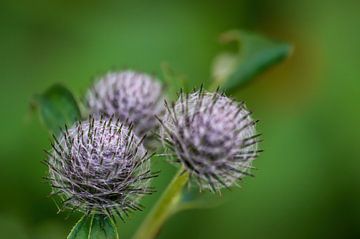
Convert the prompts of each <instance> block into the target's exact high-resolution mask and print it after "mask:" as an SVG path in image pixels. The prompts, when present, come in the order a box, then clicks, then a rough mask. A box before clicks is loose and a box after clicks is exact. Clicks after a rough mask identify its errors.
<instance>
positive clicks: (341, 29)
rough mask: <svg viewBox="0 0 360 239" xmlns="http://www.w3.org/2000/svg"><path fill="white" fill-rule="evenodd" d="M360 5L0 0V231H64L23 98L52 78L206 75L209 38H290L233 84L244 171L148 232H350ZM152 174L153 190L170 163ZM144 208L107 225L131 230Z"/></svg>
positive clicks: (358, 127) (357, 183) (354, 204)
mask: <svg viewBox="0 0 360 239" xmlns="http://www.w3.org/2000/svg"><path fill="white" fill-rule="evenodd" d="M359 13H360V4H359V2H358V1H356V0H353V1H351V0H350V1H346V0H345V1H332V0H303V1H288V0H271V1H270V0H256V1H255V0H236V1H235V0H234V1H229V0H222V1H215V0H209V1H204V2H201V1H188V0H176V1H165V0H163V1H95V0H89V1H45V0H43V1H38V0H34V1H12V0H2V1H1V2H0V83H1V84H0V116H1V117H0V120H1V121H0V122H1V123H0V238H4V239H7V238H11V239H28V238H34V239H35V238H36V239H45V238H46V239H48V238H54V239H57V238H65V237H66V235H67V233H68V232H69V230H70V229H71V227H72V225H73V224H74V222H75V221H76V220H77V218H78V215H73V216H71V217H70V218H69V219H65V218H66V216H67V214H66V213H62V214H60V215H57V214H56V211H57V209H56V206H55V204H54V203H53V202H52V200H51V199H50V198H47V197H46V196H47V194H48V193H49V192H50V187H49V185H48V184H47V183H45V182H44V181H43V180H42V179H41V177H42V176H44V175H46V171H47V169H46V167H45V166H43V165H42V164H41V163H40V160H42V159H43V158H44V154H43V152H42V149H44V148H48V147H49V136H48V133H47V131H46V129H45V127H44V126H42V125H41V123H40V122H39V120H38V118H37V116H36V114H33V113H31V111H30V109H29V102H30V100H31V97H32V95H33V94H34V93H39V92H42V91H43V90H45V89H46V88H47V87H49V86H50V85H51V84H53V83H55V82H62V83H63V84H65V85H66V86H68V87H69V88H70V89H71V90H72V91H73V92H74V93H76V94H77V95H78V96H79V97H80V96H81V95H82V94H83V93H84V92H85V90H86V88H87V87H88V86H89V84H90V82H91V79H92V78H93V77H96V76H98V75H99V74H102V73H104V72H106V71H107V70H109V69H123V68H125V67H130V68H133V69H136V70H141V71H146V72H150V73H153V74H156V75H158V76H159V78H162V75H161V70H160V64H161V63H163V62H167V63H168V64H170V65H171V67H172V68H173V69H174V70H175V71H176V72H177V73H179V74H184V75H185V76H186V78H187V84H188V85H189V86H196V85H199V84H200V83H201V82H205V83H207V82H208V81H209V79H210V68H211V64H212V60H213V58H214V56H215V55H216V54H217V53H218V52H219V51H220V50H222V49H223V48H224V47H223V46H221V45H220V44H219V43H218V40H217V39H218V36H219V34H220V33H222V32H224V31H226V30H229V29H234V28H239V29H247V30H251V31H255V32H259V33H262V34H265V35H267V36H269V37H272V38H275V39H281V40H284V41H287V42H291V43H292V44H293V45H294V46H295V50H294V53H293V55H292V56H291V57H290V58H289V59H288V60H286V61H285V62H284V63H282V64H280V65H277V66H276V67H273V68H272V69H271V70H269V71H267V72H266V73H265V74H262V75H261V76H259V77H257V78H256V80H254V81H253V82H252V83H251V84H249V85H247V86H246V87H245V88H243V89H241V90H239V91H238V92H236V93H234V96H235V97H236V98H237V99H242V100H246V102H247V105H248V106H249V108H251V109H252V110H253V111H254V112H255V116H256V117H257V118H258V119H260V120H261V124H260V126H259V130H260V131H261V132H263V133H264V138H265V141H264V143H263V148H264V149H265V152H264V153H263V155H262V156H261V157H260V158H259V159H258V160H257V161H256V163H255V164H256V167H257V168H259V170H258V171H256V177H255V178H248V179H246V180H245V183H244V184H243V187H242V188H241V189H236V190H232V191H231V192H226V193H225V194H224V195H223V196H222V198H221V200H223V201H225V202H224V203H223V204H221V205H220V206H219V207H216V208H214V209H210V210H195V211H186V212H183V213H180V214H179V215H177V216H176V217H173V218H172V219H171V220H169V221H168V223H167V224H166V225H165V227H164V228H163V230H162V232H161V235H160V236H159V238H161V239H165V238H174V239H175V238H207V239H210V238H224V239H225V238H226V239H228V238H229V239H232V238H233V239H235V238H236V239H237V238H240V239H246V238H277V239H280V238H360V161H359V160H360V157H359V156H360V154H359V143H360V141H359V135H360V107H359V104H360V58H359V56H360V47H359V43H360V27H359V23H360V15H359ZM154 167H155V168H161V169H162V175H161V177H159V178H157V179H156V183H155V185H156V186H157V188H158V191H159V192H158V193H156V194H154V195H153V196H150V197H148V199H146V200H145V202H144V203H145V205H147V210H148V209H149V208H151V205H152V204H153V203H154V201H155V200H156V199H157V197H158V196H159V195H160V192H161V191H162V189H163V188H164V187H165V184H166V182H167V181H168V180H169V179H170V178H171V176H172V174H173V173H174V172H175V169H174V168H172V167H168V166H167V165H166V164H165V163H164V162H162V161H160V160H158V161H156V162H154ZM146 212H147V211H145V212H144V213H135V214H133V215H132V216H131V218H130V219H129V220H128V221H127V222H126V223H125V224H123V223H119V224H118V227H119V232H120V235H121V238H130V236H131V235H132V234H133V232H134V231H135V229H136V227H137V225H138V224H139V223H140V222H141V220H142V219H143V216H144V215H145V214H146Z"/></svg>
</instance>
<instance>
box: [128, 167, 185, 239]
mask: <svg viewBox="0 0 360 239" xmlns="http://www.w3.org/2000/svg"><path fill="white" fill-rule="evenodd" d="M188 180H189V173H188V172H184V170H183V168H180V169H179V171H178V172H177V173H176V175H175V176H174V178H173V179H172V181H171V182H170V184H169V185H168V187H167V188H166V190H165V191H164V193H163V194H162V195H161V197H160V199H159V200H158V201H157V203H156V204H155V206H154V207H153V209H152V210H151V212H150V213H149V214H148V215H147V217H146V218H145V220H144V221H143V223H142V224H141V226H140V228H139V229H138V231H137V232H136V234H135V236H134V237H133V239H154V238H156V237H157V235H158V233H159V232H160V229H161V228H162V226H163V225H164V223H165V222H166V220H167V219H168V218H169V217H170V216H171V215H172V213H173V212H175V211H176V207H177V206H178V203H179V202H180V200H181V194H182V190H183V188H184V186H185V185H186V183H187V181H188Z"/></svg>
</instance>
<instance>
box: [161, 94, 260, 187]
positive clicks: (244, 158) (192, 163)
mask: <svg viewBox="0 0 360 239" xmlns="http://www.w3.org/2000/svg"><path fill="white" fill-rule="evenodd" d="M166 106H167V112H166V114H165V116H164V117H163V119H160V121H161V123H162V139H163V142H164V143H165V145H166V146H167V147H166V148H167V149H170V150H171V151H172V152H173V153H174V154H173V155H171V156H173V157H174V159H175V161H176V162H180V163H181V164H182V165H183V167H184V169H185V170H186V171H188V172H189V173H190V176H191V177H193V178H195V181H196V182H197V183H198V185H199V187H200V189H202V188H210V189H211V190H213V191H219V190H220V189H221V188H223V187H226V188H228V187H230V186H232V185H233V184H235V183H236V181H237V180H240V179H242V178H243V177H244V176H246V175H252V174H251V173H250V172H249V170H250V168H251V167H252V166H251V163H252V161H253V160H254V159H255V158H256V157H257V156H258V154H259V153H260V152H261V150H257V143H258V141H259V140H258V137H259V136H260V134H256V129H255V124H256V122H257V121H254V120H253V119H252V118H251V116H250V115H251V112H250V111H249V110H247V108H246V107H245V104H244V102H241V103H237V102H235V101H233V100H231V99H230V98H228V97H226V96H225V95H223V94H220V93H219V92H215V93H210V92H203V91H202V88H201V89H200V90H199V91H197V92H193V93H191V94H183V93H182V92H181V93H180V97H179V99H178V100H177V102H176V103H175V104H173V105H172V106H171V107H169V105H168V104H167V103H166Z"/></svg>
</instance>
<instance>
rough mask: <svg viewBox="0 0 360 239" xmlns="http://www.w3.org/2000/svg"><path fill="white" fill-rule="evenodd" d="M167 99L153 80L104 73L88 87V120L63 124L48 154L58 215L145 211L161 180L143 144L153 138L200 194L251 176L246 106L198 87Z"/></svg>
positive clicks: (254, 138)
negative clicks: (68, 211) (144, 202)
mask: <svg viewBox="0 0 360 239" xmlns="http://www.w3.org/2000/svg"><path fill="white" fill-rule="evenodd" d="M164 98H165V96H164V94H163V88H162V86H161V84H160V82H159V81H158V80H157V79H155V78H154V77H151V76H149V75H146V74H143V73H137V72H133V71H124V72H115V73H109V74H107V75H105V76H104V77H103V78H101V79H99V80H98V81H97V82H96V83H95V84H94V85H93V87H91V89H90V90H89V92H88V93H87V96H86V101H87V106H88V108H89V112H90V116H89V118H88V119H86V120H84V121H79V122H77V123H75V124H74V125H72V126H71V127H69V128H68V127H67V126H65V127H64V129H63V130H62V132H61V134H60V136H58V137H55V136H54V142H53V143H52V150H50V151H46V152H47V155H48V159H47V160H46V161H45V163H46V164H47V165H48V167H49V176H48V179H49V181H50V183H51V185H52V188H53V191H52V194H53V195H57V196H58V198H60V200H61V209H63V208H64V209H66V208H70V209H72V210H79V211H82V212H84V213H86V214H89V213H98V214H105V215H108V216H113V215H118V216H119V217H120V218H124V216H127V215H128V214H129V212H131V211H135V210H142V208H143V206H142V205H141V204H140V199H141V198H142V197H143V196H144V195H148V194H151V193H152V192H154V188H152V187H151V186H150V181H151V179H152V178H154V177H156V176H157V175H158V173H156V172H155V173H154V172H152V171H151V163H150V159H151V157H152V156H153V154H151V153H149V152H148V150H147V149H146V146H145V145H144V140H145V139H146V137H148V135H151V134H155V135H158V136H159V137H160V139H161V141H162V142H163V145H164V150H162V151H165V152H166V153H165V154H166V155H169V158H170V159H173V160H174V161H175V162H177V163H180V164H181V165H182V168H183V170H184V172H187V173H189V175H190V176H191V179H192V181H194V182H197V185H198V186H199V188H200V189H201V190H202V189H210V190H211V191H220V190H221V189H222V188H224V187H225V188H229V187H231V186H234V185H236V184H237V182H238V181H239V180H241V179H242V178H243V177H244V176H246V175H252V174H251V172H250V170H251V169H252V161H253V160H254V159H255V158H256V157H257V156H258V155H259V153H260V152H261V150H259V149H258V142H259V141H260V139H259V136H260V135H259V134H257V133H256V129H255V125H256V123H257V121H254V120H253V119H252V117H251V112H250V111H249V110H248V109H247V108H246V107H245V104H244V102H240V103H238V102H235V101H233V100H231V99H229V98H228V97H226V96H225V95H224V94H221V93H219V91H218V90H217V91H216V92H213V93H211V92H206V91H204V90H203V88H202V87H200V89H199V90H198V91H194V92H192V93H189V94H185V93H183V92H182V91H180V93H179V99H178V100H177V101H176V102H173V103H172V104H168V103H167V101H166V100H164ZM157 131H158V132H157Z"/></svg>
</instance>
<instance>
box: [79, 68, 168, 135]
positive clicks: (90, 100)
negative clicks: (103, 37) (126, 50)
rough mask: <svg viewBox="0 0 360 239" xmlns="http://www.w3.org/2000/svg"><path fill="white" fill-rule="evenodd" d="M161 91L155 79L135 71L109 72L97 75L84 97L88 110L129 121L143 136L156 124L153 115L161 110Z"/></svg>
mask: <svg viewBox="0 0 360 239" xmlns="http://www.w3.org/2000/svg"><path fill="white" fill-rule="evenodd" d="M162 101H163V92H162V87H161V84H160V83H159V81H158V80H156V79H154V78H153V77H151V76H150V75H147V74H144V73H138V72H135V71H122V72H110V73H108V74H106V75H105V76H104V77H102V78H100V79H99V80H98V81H97V82H96V83H95V84H94V85H93V86H92V87H91V88H90V90H89V91H88V93H87V96H86V102H87V106H88V108H89V111H90V113H91V114H92V115H93V116H95V117H99V116H100V115H105V116H107V117H109V116H111V115H115V116H116V117H117V118H119V119H120V120H121V121H122V122H129V123H132V124H133V125H134V127H135V132H136V133H137V134H138V135H143V134H145V133H147V132H148V131H149V130H151V129H153V128H154V127H155V126H156V125H157V121H156V119H155V118H154V115H157V114H160V112H161V111H162V110H163V104H162Z"/></svg>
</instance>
